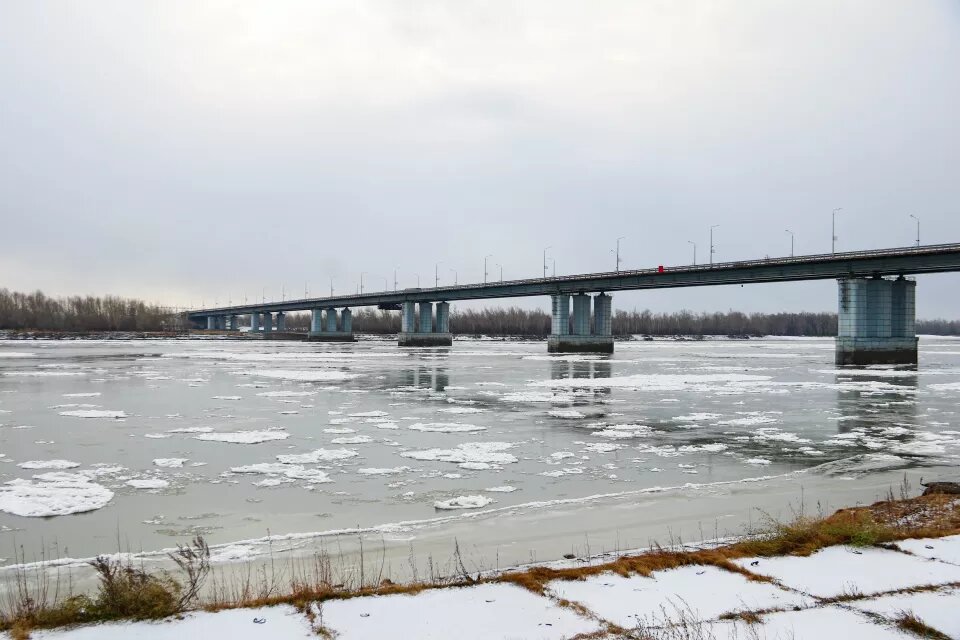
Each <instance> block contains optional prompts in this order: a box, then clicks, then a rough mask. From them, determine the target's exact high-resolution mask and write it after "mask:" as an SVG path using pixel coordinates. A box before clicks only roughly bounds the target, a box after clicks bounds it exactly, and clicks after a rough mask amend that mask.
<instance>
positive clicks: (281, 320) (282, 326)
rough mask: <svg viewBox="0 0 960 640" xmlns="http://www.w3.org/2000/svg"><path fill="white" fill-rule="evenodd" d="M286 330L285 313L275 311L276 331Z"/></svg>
mask: <svg viewBox="0 0 960 640" xmlns="http://www.w3.org/2000/svg"><path fill="white" fill-rule="evenodd" d="M286 330H287V314H285V313H284V312H283V311H278V312H277V331H286Z"/></svg>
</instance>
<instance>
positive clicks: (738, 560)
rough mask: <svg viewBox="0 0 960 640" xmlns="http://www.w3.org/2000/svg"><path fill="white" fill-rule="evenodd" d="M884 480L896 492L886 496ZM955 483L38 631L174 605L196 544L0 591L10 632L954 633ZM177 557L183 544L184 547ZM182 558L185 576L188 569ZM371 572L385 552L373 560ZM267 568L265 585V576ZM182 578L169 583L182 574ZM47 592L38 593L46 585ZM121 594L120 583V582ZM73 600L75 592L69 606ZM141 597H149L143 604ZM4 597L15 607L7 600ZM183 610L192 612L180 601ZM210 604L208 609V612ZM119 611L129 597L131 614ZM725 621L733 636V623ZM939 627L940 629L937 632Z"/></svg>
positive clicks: (314, 581)
mask: <svg viewBox="0 0 960 640" xmlns="http://www.w3.org/2000/svg"><path fill="white" fill-rule="evenodd" d="M892 493H893V491H891V497H893V495H892ZM958 534H960V498H958V497H957V496H955V495H930V496H921V497H913V498H905V499H896V498H894V499H890V500H884V501H881V502H878V503H875V504H873V505H870V506H866V507H855V508H849V509H840V510H838V511H837V512H835V513H833V514H831V515H829V516H819V515H814V516H811V515H808V514H805V513H797V514H796V515H795V517H793V518H792V519H791V520H790V521H787V522H783V521H778V520H775V519H769V520H767V521H765V522H763V523H762V524H761V525H759V526H758V527H757V528H756V529H754V530H752V531H746V532H744V535H743V537H741V538H740V539H737V540H734V541H726V542H723V543H716V542H714V543H701V544H696V545H683V544H679V543H674V544H671V543H665V544H663V545H655V546H653V547H651V548H649V549H647V550H646V551H642V552H630V553H623V554H612V553H607V554H603V555H598V556H593V557H577V556H572V554H571V557H567V558H565V559H564V560H562V561H558V562H552V563H545V564H538V565H535V566H528V567H523V568H518V569H512V570H505V571H489V572H485V573H477V574H474V573H473V572H471V571H470V570H468V569H467V567H466V566H465V564H464V562H463V560H462V557H461V556H460V554H459V551H455V553H454V557H453V558H452V562H451V563H449V564H446V566H445V567H443V568H440V567H431V569H430V574H429V575H428V576H423V577H421V578H419V579H417V580H411V581H409V582H405V583H395V582H393V581H391V580H389V579H383V578H379V577H378V576H377V575H376V569H375V565H374V569H373V571H374V577H371V578H368V581H367V582H363V580H364V578H362V577H360V578H359V579H360V580H361V582H360V584H359V585H357V584H354V585H351V584H346V583H344V582H341V581H339V580H341V579H342V576H338V577H337V578H334V574H333V572H332V571H331V563H332V562H334V561H335V559H333V558H330V557H327V558H326V559H323V558H319V557H318V558H316V559H315V564H314V567H313V571H310V572H307V571H304V572H302V573H299V574H296V575H286V576H282V577H281V576H268V575H267V574H266V573H263V574H257V575H252V576H248V584H247V589H246V593H245V595H243V594H238V595H242V597H234V598H230V597H228V594H227V593H226V592H225V591H223V590H221V591H220V592H219V593H207V594H206V595H205V596H202V597H201V596H200V595H199V592H197V593H196V594H195V595H196V597H195V598H194V599H192V600H191V601H189V602H182V608H183V609H184V611H170V613H180V614H183V613H186V615H185V616H184V615H181V616H179V617H177V618H171V619H169V620H164V621H162V622H140V623H131V622H109V623H107V624H101V625H93V626H90V625H87V626H81V627H76V628H72V629H57V630H51V631H40V630H41V629H43V628H45V627H62V626H63V625H69V624H71V623H77V622H91V621H92V620H91V618H92V617H93V616H99V618H100V619H103V620H110V619H116V618H120V619H122V618H124V617H126V615H125V614H124V613H123V612H121V611H118V610H117V609H111V608H110V607H111V606H113V607H117V606H119V605H120V604H121V603H124V602H126V603H127V606H133V605H130V603H129V601H128V600H126V599H125V597H124V596H125V594H124V591H125V590H126V591H130V590H136V589H141V588H142V586H143V585H144V584H150V585H151V588H150V589H148V590H147V591H144V592H141V591H138V592H137V595H138V597H139V599H140V602H139V604H138V605H137V606H138V607H139V609H137V612H136V614H135V617H155V616H152V615H150V613H149V612H151V611H154V612H158V611H161V610H162V609H163V608H164V607H169V606H174V602H175V601H177V599H178V598H179V597H181V596H182V595H183V594H184V593H187V592H190V590H191V588H193V587H194V586H196V584H195V583H196V581H198V580H199V581H203V580H205V579H208V578H210V574H209V572H208V573H204V570H203V569H202V567H203V566H204V563H203V554H204V551H203V550H202V543H201V546H200V547H198V548H197V549H198V552H197V553H198V555H197V556H196V557H193V558H192V560H189V561H187V562H186V566H187V567H189V568H188V569H187V570H186V571H185V572H182V573H180V574H178V575H177V576H176V583H174V582H172V581H171V579H172V576H170V575H169V574H168V575H155V574H150V575H147V574H144V575H142V576H138V578H137V579H136V580H132V581H129V582H124V581H123V580H122V579H119V578H118V576H121V575H124V574H125V572H126V573H130V572H133V573H136V572H138V571H140V569H138V567H137V566H136V565H133V564H130V563H124V561H123V560H122V559H114V560H113V561H112V563H113V566H114V567H115V569H117V570H116V571H114V572H112V573H111V572H109V571H107V572H102V575H104V576H107V575H112V576H113V580H112V581H111V580H110V579H108V578H105V577H104V578H102V579H101V585H100V588H99V590H98V592H97V593H96V594H91V596H89V599H85V600H82V601H77V600H76V598H75V597H66V598H60V599H59V601H58V599H57V598H56V597H54V598H53V600H51V601H50V602H49V603H47V604H46V606H39V603H38V602H37V601H32V602H28V601H27V599H25V598H21V599H20V601H19V602H17V601H15V600H12V601H9V602H8V603H7V604H6V610H5V611H4V613H3V618H2V622H0V624H2V626H3V628H4V629H6V630H7V631H8V637H10V638H13V639H16V640H22V639H24V638H44V639H49V640H86V639H88V638H90V639H92V638H107V639H112V638H129V637H133V636H137V637H140V638H142V639H149V640H155V639H166V638H171V639H172V638H181V637H184V636H186V637H193V636H194V635H199V634H200V633H208V634H213V637H227V636H230V637H234V638H266V637H269V638H301V637H311V636H312V637H317V636H319V637H327V638H344V639H347V638H389V637H402V638H449V637H453V636H454V635H456V636H457V637H458V638H461V639H467V638H493V637H520V638H582V639H586V638H637V639H641V638H642V639H646V638H657V639H659V638H663V639H667V638H671V639H672V638H677V639H681V638H702V639H709V638H728V637H739V638H744V637H746V638H774V637H788V636H785V635H784V634H785V633H787V632H791V633H792V634H793V635H792V636H790V637H793V638H795V640H802V639H803V638H815V637H817V638H819V637H823V634H824V633H826V634H827V637H838V636H839V635H841V631H842V633H843V635H845V636H846V637H848V638H909V637H928V638H950V637H957V634H958V633H960V628H957V623H958V620H957V619H956V616H955V615H954V613H955V611H956V607H957V606H958V604H960V590H958V589H960V535H958ZM183 557H184V556H182V555H181V558H183ZM191 571H192V572H193V573H192V575H193V578H190V577H188V575H187V574H188V573H190V572H191ZM381 572H382V567H381ZM270 583H272V584H270ZM177 585H179V586H177ZM48 595H49V594H48ZM126 595H130V594H129V593H127V594H126ZM80 605H82V606H80ZM150 605H152V606H150ZM11 607H12V608H11ZM186 609H189V610H190V611H187V610H186ZM218 611H219V612H220V613H214V612H218ZM128 614H129V612H127V615H128ZM734 634H735V635H734ZM938 634H939V635H938Z"/></svg>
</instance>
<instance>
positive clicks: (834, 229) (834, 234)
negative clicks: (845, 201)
mask: <svg viewBox="0 0 960 640" xmlns="http://www.w3.org/2000/svg"><path fill="white" fill-rule="evenodd" d="M842 210H843V207H837V208H836V209H834V210H833V222H832V226H831V227H830V230H831V238H832V242H833V244H831V245H830V253H836V252H837V212H838V211H842Z"/></svg>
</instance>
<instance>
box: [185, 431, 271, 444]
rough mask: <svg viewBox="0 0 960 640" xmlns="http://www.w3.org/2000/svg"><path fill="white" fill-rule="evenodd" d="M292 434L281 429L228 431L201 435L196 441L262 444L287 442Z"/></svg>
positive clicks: (196, 437) (195, 437)
mask: <svg viewBox="0 0 960 640" xmlns="http://www.w3.org/2000/svg"><path fill="white" fill-rule="evenodd" d="M289 437H290V434H289V433H287V432H285V431H281V430H279V429H267V430H264V431H226V432H222V433H201V434H200V435H196V436H194V439H196V440H206V441H209V442H229V443H232V444H260V443H261V442H268V441H270V440H286V439H287V438H289Z"/></svg>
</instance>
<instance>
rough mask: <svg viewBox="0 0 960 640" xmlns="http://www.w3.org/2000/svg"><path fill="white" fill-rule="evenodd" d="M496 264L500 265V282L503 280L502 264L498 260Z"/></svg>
mask: <svg viewBox="0 0 960 640" xmlns="http://www.w3.org/2000/svg"><path fill="white" fill-rule="evenodd" d="M497 266H498V267H500V282H503V265H502V264H500V263H499V262H498V263H497Z"/></svg>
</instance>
